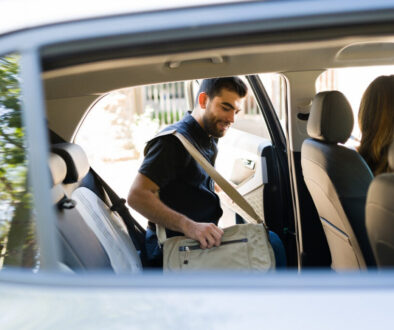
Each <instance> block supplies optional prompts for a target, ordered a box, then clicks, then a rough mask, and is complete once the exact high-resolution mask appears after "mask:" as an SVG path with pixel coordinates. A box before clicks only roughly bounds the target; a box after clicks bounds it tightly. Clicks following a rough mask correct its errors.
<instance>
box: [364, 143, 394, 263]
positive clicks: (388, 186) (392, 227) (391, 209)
mask: <svg viewBox="0 0 394 330" xmlns="http://www.w3.org/2000/svg"><path fill="white" fill-rule="evenodd" d="M388 158H389V166H390V168H391V170H392V171H394V141H393V143H392V144H391V147H390V150H389V157H388ZM366 226H367V232H368V237H369V240H370V242H371V246H372V250H373V253H374V256H375V259H376V264H377V266H378V267H393V266H394V172H392V173H385V174H381V175H378V176H377V177H376V178H375V179H373V181H372V183H371V186H370V187H369V190H368V196H367V204H366Z"/></svg>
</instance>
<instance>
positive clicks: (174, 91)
mask: <svg viewBox="0 0 394 330" xmlns="http://www.w3.org/2000/svg"><path fill="white" fill-rule="evenodd" d="M263 77H264V81H265V83H266V84H267V83H268V85H269V86H270V87H269V88H267V91H268V93H269V95H270V97H271V99H272V100H274V101H273V103H274V104H275V105H276V106H277V108H276V109H279V110H277V111H278V114H280V115H281V116H283V113H282V112H280V111H282V110H281V109H282V104H283V102H282V101H281V100H282V99H281V94H280V93H281V80H280V79H278V75H277V76H275V75H263ZM242 79H243V80H244V81H245V83H246V84H247V85H248V82H247V80H246V79H245V78H244V77H242ZM198 88H199V81H198V80H193V81H179V82H170V83H162V84H153V85H146V86H137V87H131V88H126V89H122V90H118V91H113V92H110V93H108V94H106V95H104V96H103V97H102V98H101V99H99V100H98V101H97V102H96V103H95V104H94V105H93V106H92V107H91V108H90V109H89V111H88V114H87V115H86V117H85V118H84V120H83V123H82V124H81V125H80V128H79V130H78V132H77V133H76V135H75V138H74V142H75V143H77V144H79V145H81V146H82V148H83V149H84V150H85V151H86V153H87V155H88V159H89V162H90V164H91V165H92V167H93V168H94V169H95V170H96V171H97V172H98V173H99V174H100V175H101V176H102V177H103V179H104V180H105V181H106V182H108V183H109V184H110V185H111V187H112V188H113V189H114V190H115V191H116V192H117V194H118V195H119V196H121V197H125V196H127V194H128V191H129V189H130V186H131V184H132V182H133V180H134V177H135V175H136V174H137V171H138V168H139V166H140V164H141V162H142V159H143V150H144V147H145V144H146V142H147V141H148V140H149V139H151V138H152V137H153V136H155V134H156V133H157V132H159V131H160V130H161V129H162V128H163V127H165V126H167V125H169V124H172V123H174V122H176V121H178V120H180V119H181V118H182V117H183V116H184V114H185V113H186V111H188V110H191V109H192V107H193V106H194V102H195V99H196V95H197V92H198ZM281 102H282V103H281ZM242 134H247V135H248V137H249V138H252V139H255V140H258V141H260V140H261V139H264V140H268V141H270V136H269V133H268V129H267V126H266V124H265V121H264V118H263V116H262V113H261V111H260V109H259V107H258V104H257V102H256V99H255V97H254V95H253V92H252V90H251V88H250V86H249V92H248V94H247V96H246V99H245V104H244V109H243V111H241V112H240V113H239V114H238V115H237V118H236V120H235V123H234V125H233V126H232V127H231V128H230V130H229V133H228V134H226V136H225V137H223V138H221V139H220V143H219V154H218V157H217V162H216V165H217V169H218V170H219V171H220V172H221V173H222V175H224V176H225V177H226V178H227V179H231V168H229V166H227V165H226V164H228V156H229V155H230V156H231V154H232V153H233V152H232V150H235V149H233V146H232V144H233V142H234V139H235V140H238V138H239V136H240V135H242ZM227 136H228V138H227ZM259 143H260V142H259ZM240 147H241V146H240ZM130 211H131V213H132V214H133V216H134V217H135V218H136V219H137V220H138V221H139V222H140V223H141V224H142V225H145V224H146V219H145V218H143V217H142V216H140V215H139V214H138V213H137V212H135V211H134V210H133V209H131V208H130Z"/></svg>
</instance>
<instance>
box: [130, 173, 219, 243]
mask: <svg viewBox="0 0 394 330" xmlns="http://www.w3.org/2000/svg"><path fill="white" fill-rule="evenodd" d="M158 192H159V186H158V185H157V184H156V183H154V182H153V181H152V180H150V179H149V178H148V177H147V176H145V175H143V174H141V173H138V174H137V176H136V178H135V180H134V182H133V184H132V186H131V188H130V192H129V196H128V198H127V203H128V204H129V205H130V206H131V207H132V208H133V209H135V210H136V211H138V212H139V213H141V214H142V215H143V216H145V217H146V218H147V219H149V220H150V221H152V222H154V223H157V224H159V225H162V226H163V227H165V228H168V229H171V230H174V231H178V232H181V233H183V234H184V235H185V236H186V237H189V238H192V239H195V240H197V241H199V242H200V245H201V248H202V249H205V248H211V247H213V246H219V245H220V241H221V237H222V235H223V230H222V229H220V228H219V227H217V226H216V225H215V224H213V223H199V222H195V221H193V220H191V219H190V218H188V217H186V216H185V215H183V214H181V213H179V212H176V211H174V210H173V209H171V208H169V207H168V206H166V205H165V204H164V203H163V202H162V201H160V199H159V197H158Z"/></svg>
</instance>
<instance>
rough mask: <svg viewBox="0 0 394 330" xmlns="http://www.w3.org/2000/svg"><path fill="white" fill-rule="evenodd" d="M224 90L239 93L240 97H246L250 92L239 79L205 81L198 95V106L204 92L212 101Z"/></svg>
mask: <svg viewBox="0 0 394 330" xmlns="http://www.w3.org/2000/svg"><path fill="white" fill-rule="evenodd" d="M222 89H227V90H229V91H231V92H235V93H237V94H238V95H239V96H240V97H244V96H245V95H246V93H247V92H248V87H247V86H246V85H245V83H244V82H243V81H242V80H241V79H240V78H239V77H222V78H210V79H204V80H203V81H202V83H201V85H200V88H199V90H198V93H197V98H196V104H198V96H199V95H200V93H202V92H204V93H206V94H207V95H208V97H209V98H210V99H213V98H214V97H215V96H217V95H219V94H220V93H221V91H222Z"/></svg>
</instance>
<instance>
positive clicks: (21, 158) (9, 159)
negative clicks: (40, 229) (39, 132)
mask: <svg viewBox="0 0 394 330" xmlns="http://www.w3.org/2000/svg"><path fill="white" fill-rule="evenodd" d="M38 259H39V258H38V250H37V245H36V235H35V223H34V220H33V212H32V196H31V193H30V192H29V189H28V170H27V158H26V141H25V129H24V127H23V123H22V110H21V92H20V80H19V56H18V55H8V56H0V269H3V268H10V267H25V268H31V269H33V270H37V268H38V266H39V260H38Z"/></svg>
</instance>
